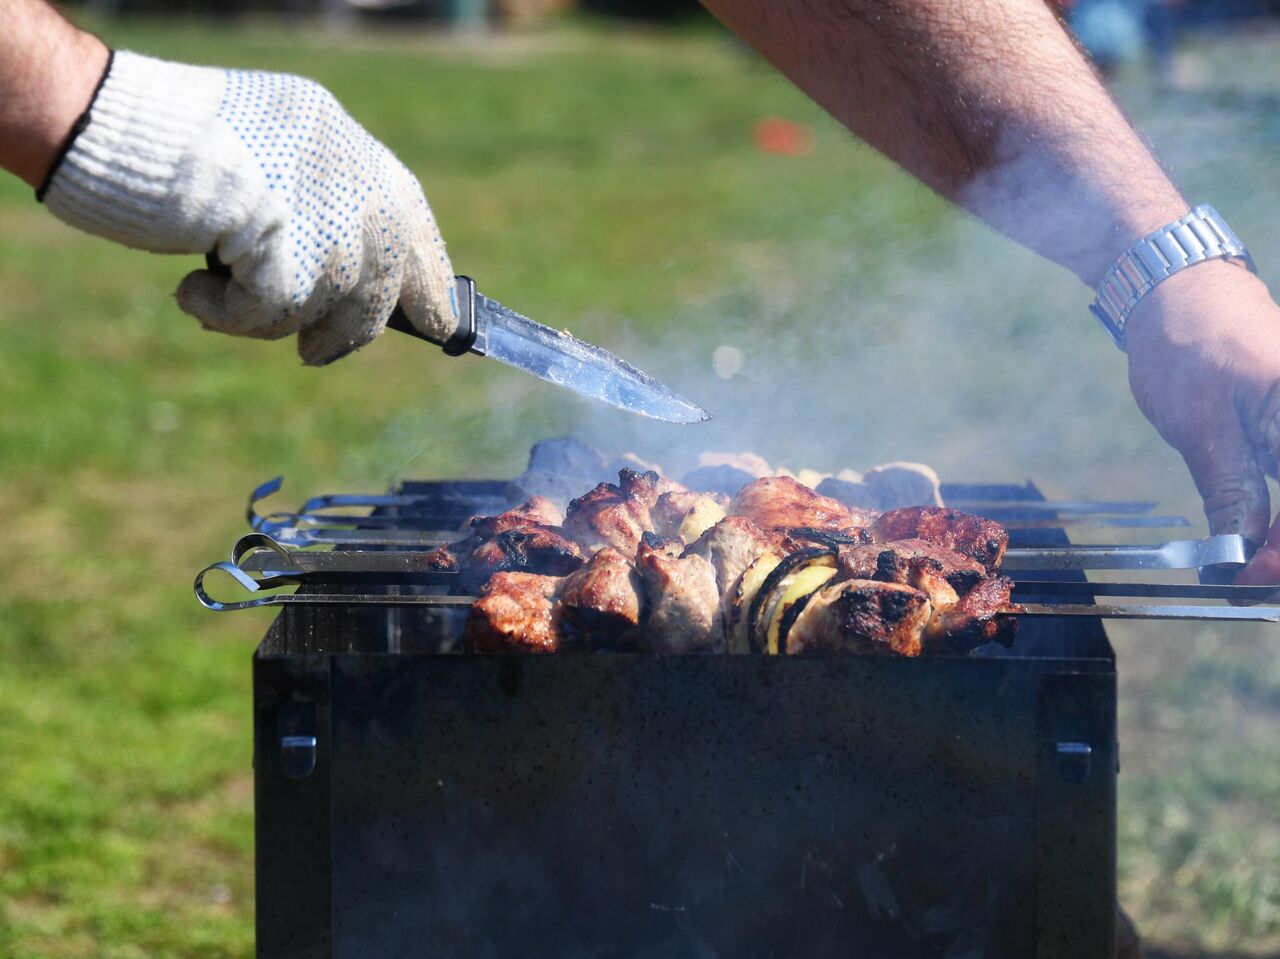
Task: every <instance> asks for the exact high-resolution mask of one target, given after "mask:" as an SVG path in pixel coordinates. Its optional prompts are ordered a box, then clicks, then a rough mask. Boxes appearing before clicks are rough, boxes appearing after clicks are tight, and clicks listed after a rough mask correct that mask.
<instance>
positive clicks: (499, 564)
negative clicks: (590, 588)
mask: <svg viewBox="0 0 1280 959" xmlns="http://www.w3.org/2000/svg"><path fill="white" fill-rule="evenodd" d="M585 562H586V559H585V558H584V557H583V555H582V550H581V549H580V548H579V547H578V544H577V543H575V542H574V541H573V540H571V539H569V538H567V537H566V536H564V535H563V532H562V531H561V530H560V529H559V528H558V527H554V526H536V525H534V526H520V527H516V528H515V529H508V530H505V531H504V532H501V533H499V534H498V535H497V536H492V537H490V538H489V539H484V540H481V541H480V542H479V544H478V545H477V546H476V547H475V548H474V549H472V550H471V552H470V553H469V554H467V558H466V561H465V562H464V563H463V566H462V570H461V571H462V572H463V573H464V574H465V576H466V577H467V579H477V578H483V577H486V576H489V575H491V574H493V573H496V572H511V571H515V570H519V571H523V572H530V573H542V574H544V575H548V576H564V575H565V574H566V573H572V572H573V571H574V570H576V569H579V568H580V567H581V566H582V565H583V564H584V563H585Z"/></svg>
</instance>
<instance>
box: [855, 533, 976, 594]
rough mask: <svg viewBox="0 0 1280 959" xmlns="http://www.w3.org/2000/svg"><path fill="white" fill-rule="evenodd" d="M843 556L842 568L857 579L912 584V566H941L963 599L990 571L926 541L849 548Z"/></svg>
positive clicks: (953, 587) (965, 557) (905, 541)
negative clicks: (914, 564) (922, 564)
mask: <svg viewBox="0 0 1280 959" xmlns="http://www.w3.org/2000/svg"><path fill="white" fill-rule="evenodd" d="M839 553H840V565H841V567H842V568H843V569H844V571H845V574H846V575H848V576H850V577H852V578H853V579H878V580H881V581H883V582H887V583H908V584H910V583H911V578H910V570H909V567H910V565H911V564H912V563H916V564H917V565H919V563H920V562H921V561H929V562H932V563H935V564H937V568H938V570H939V571H940V572H941V573H942V575H943V576H944V577H945V578H946V581H947V582H948V583H949V584H950V586H951V588H952V589H953V590H955V591H956V593H957V594H961V595H963V594H964V593H967V592H968V591H969V590H971V589H972V588H973V587H974V586H976V585H977V584H978V583H979V582H980V581H981V580H982V579H983V578H984V577H985V576H986V571H985V570H984V569H983V568H982V565H981V564H980V563H979V562H978V561H977V560H975V559H971V558H970V557H968V556H962V555H961V554H960V553H957V552H954V551H953V550H949V549H947V548H946V547H945V546H939V545H937V544H936V543H930V542H928V541H926V540H923V539H900V540H895V541H893V542H890V543H878V544H871V545H867V546H845V547H842V548H841V549H840V551H839Z"/></svg>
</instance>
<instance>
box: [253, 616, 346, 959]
mask: <svg viewBox="0 0 1280 959" xmlns="http://www.w3.org/2000/svg"><path fill="white" fill-rule="evenodd" d="M277 627H278V624H277ZM274 628H276V627H273V629H274ZM264 645H265V643H264ZM329 669H330V660H329V658H328V657H326V656H290V657H267V656H263V655H261V654H259V655H258V656H256V657H254V662H253V699H254V716H253V729H254V732H253V769H254V773H253V777H254V832H255V835H254V847H255V850H254V858H255V866H256V868H255V883H256V887H257V913H256V917H255V922H256V932H257V954H258V956H259V957H260V959H330V957H331V956H333V955H334V952H333V894H332V863H333V857H332V843H333V835H332V815H331V801H330V800H331V793H330V783H331V781H332V779H333V775H334V769H333V765H332V762H331V755H330V746H331V744H332V742H333V734H332V730H331V727H330V722H329V719H330V714H329V702H330V697H329ZM308 740H313V741H314V744H315V745H314V748H313V749H312V750H311V751H310V752H308V749H307V741H308Z"/></svg>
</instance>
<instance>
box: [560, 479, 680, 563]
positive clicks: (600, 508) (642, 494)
mask: <svg viewBox="0 0 1280 959" xmlns="http://www.w3.org/2000/svg"><path fill="white" fill-rule="evenodd" d="M660 482H661V478H660V477H659V476H658V474H657V473H636V472H634V471H632V470H628V469H624V470H621V471H619V473H618V484H617V485H616V486H615V485H614V484H613V483H601V484H600V485H599V486H597V487H596V488H595V489H593V490H592V491H591V492H589V493H587V494H586V495H585V496H579V497H578V498H577V499H575V500H573V501H572V502H570V503H569V508H568V509H567V510H565V520H564V528H565V532H566V533H568V535H570V536H572V537H573V538H574V539H576V540H577V541H578V542H579V543H581V544H582V545H583V546H585V547H586V548H587V549H597V548H599V547H601V546H612V547H613V548H614V549H616V550H618V551H619V552H621V553H622V554H623V555H624V556H634V555H635V553H636V547H637V546H639V545H640V537H641V535H642V534H644V533H645V532H648V531H650V530H652V529H653V516H652V513H651V512H650V511H651V510H652V509H653V507H654V504H655V503H656V502H657V501H658V496H659V494H660V493H661V492H662V491H661V489H659V483H660Z"/></svg>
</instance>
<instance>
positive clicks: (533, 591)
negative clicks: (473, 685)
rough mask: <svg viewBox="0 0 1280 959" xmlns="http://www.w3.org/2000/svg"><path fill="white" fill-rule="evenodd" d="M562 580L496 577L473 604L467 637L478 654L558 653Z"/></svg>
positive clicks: (519, 575)
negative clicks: (558, 593) (558, 598)
mask: <svg viewBox="0 0 1280 959" xmlns="http://www.w3.org/2000/svg"><path fill="white" fill-rule="evenodd" d="M560 582H561V581H560V577H558V576H540V575H538V574H537V573H506V572H501V573H494V574H493V576H491V577H490V578H489V581H488V582H487V583H485V584H484V586H483V587H482V588H481V589H480V595H479V597H478V598H477V599H476V601H475V602H474V603H472V604H471V616H470V617H469V618H468V619H467V628H466V633H465V635H464V637H463V642H464V644H465V648H466V649H467V650H468V651H470V652H475V653H554V652H555V651H556V650H558V649H559V648H560V643H561V629H560V623H559V617H558V615H557V611H556V607H555V602H554V600H555V595H556V591H557V589H559V587H560Z"/></svg>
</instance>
